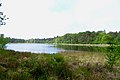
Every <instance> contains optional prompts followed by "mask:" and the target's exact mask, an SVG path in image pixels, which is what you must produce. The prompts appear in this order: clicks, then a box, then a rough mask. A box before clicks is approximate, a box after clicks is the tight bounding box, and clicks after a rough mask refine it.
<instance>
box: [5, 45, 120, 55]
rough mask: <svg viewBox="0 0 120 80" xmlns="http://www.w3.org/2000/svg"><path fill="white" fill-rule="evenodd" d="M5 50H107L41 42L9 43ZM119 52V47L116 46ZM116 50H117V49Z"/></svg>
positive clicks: (96, 47)
mask: <svg viewBox="0 0 120 80" xmlns="http://www.w3.org/2000/svg"><path fill="white" fill-rule="evenodd" d="M6 46H7V48H6V49H7V50H14V51H19V52H32V53H50V54H52V53H58V52H64V51H67V52H71V51H87V52H103V53H104V52H108V48H107V47H98V46H73V45H72V46H71V45H54V44H41V43H10V44H7V45H6ZM118 50H119V52H120V47H118ZM118 50H117V51H118Z"/></svg>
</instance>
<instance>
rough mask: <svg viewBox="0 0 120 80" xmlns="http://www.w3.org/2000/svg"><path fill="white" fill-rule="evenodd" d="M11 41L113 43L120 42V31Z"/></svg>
mask: <svg viewBox="0 0 120 80" xmlns="http://www.w3.org/2000/svg"><path fill="white" fill-rule="evenodd" d="M10 43H65V44H111V43H120V32H109V33H106V32H105V31H97V32H95V31H92V32H90V31H86V32H79V33H67V34H65V35H63V36H57V37H54V38H43V39H39V38H36V39H28V40H24V39H15V38H11V39H10Z"/></svg>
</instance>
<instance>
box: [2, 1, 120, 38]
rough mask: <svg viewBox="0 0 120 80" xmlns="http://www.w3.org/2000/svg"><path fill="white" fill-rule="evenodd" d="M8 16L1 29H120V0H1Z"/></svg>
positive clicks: (49, 32)
mask: <svg viewBox="0 0 120 80" xmlns="http://www.w3.org/2000/svg"><path fill="white" fill-rule="evenodd" d="M1 2H2V7H1V8H0V11H3V12H4V14H6V15H7V17H9V20H7V21H6V25H5V26H2V27H0V33H3V34H5V36H6V37H11V38H24V39H30V38H50V37H55V36H57V35H58V36H62V35H64V34H66V33H78V32H84V31H100V30H106V31H107V32H109V31H120V5H119V4H120V0H1Z"/></svg>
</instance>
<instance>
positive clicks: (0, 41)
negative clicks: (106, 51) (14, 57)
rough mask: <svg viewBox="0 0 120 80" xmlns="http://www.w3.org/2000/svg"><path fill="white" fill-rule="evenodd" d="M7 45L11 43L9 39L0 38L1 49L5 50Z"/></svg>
mask: <svg viewBox="0 0 120 80" xmlns="http://www.w3.org/2000/svg"><path fill="white" fill-rule="evenodd" d="M7 43H9V38H4V37H0V49H5V48H6V44H7Z"/></svg>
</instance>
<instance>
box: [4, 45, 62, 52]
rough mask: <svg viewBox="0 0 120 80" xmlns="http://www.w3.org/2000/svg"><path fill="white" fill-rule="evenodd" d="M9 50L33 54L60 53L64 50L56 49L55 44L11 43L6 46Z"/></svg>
mask: <svg viewBox="0 0 120 80" xmlns="http://www.w3.org/2000/svg"><path fill="white" fill-rule="evenodd" d="M6 46H7V48H6V49H8V50H14V51H19V52H32V53H58V52H61V51H64V49H61V48H57V47H55V45H54V44H38V43H11V44H7V45H6Z"/></svg>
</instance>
